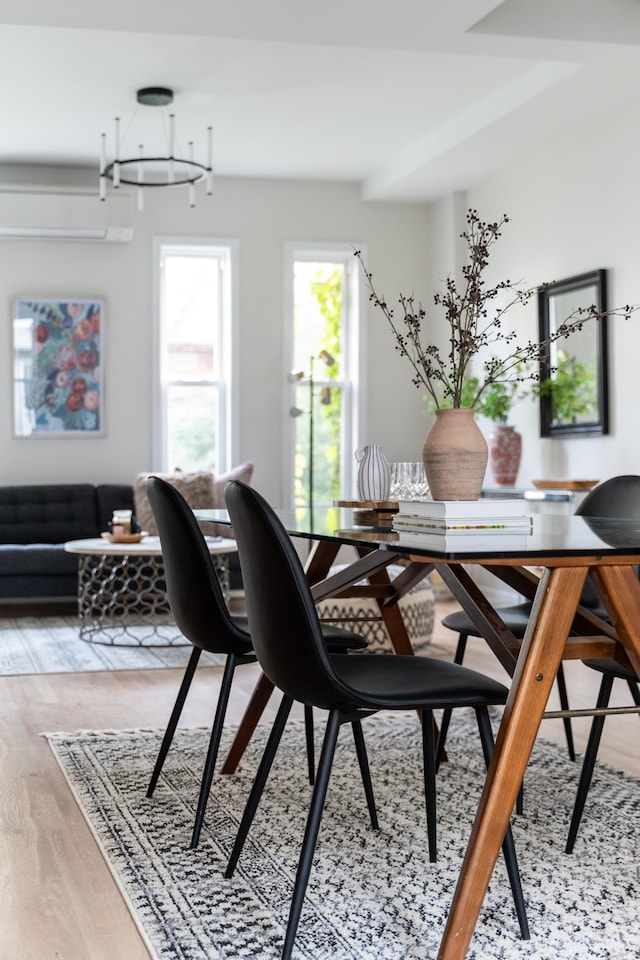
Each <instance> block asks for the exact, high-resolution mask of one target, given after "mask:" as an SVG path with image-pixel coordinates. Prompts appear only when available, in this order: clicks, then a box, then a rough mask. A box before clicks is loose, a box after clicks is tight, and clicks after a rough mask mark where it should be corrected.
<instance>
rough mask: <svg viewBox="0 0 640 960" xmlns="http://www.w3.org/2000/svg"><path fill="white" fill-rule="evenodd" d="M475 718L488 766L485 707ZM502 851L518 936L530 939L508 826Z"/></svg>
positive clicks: (489, 750)
mask: <svg viewBox="0 0 640 960" xmlns="http://www.w3.org/2000/svg"><path fill="white" fill-rule="evenodd" d="M476 719H477V721H478V730H479V732H480V740H481V742H482V752H483V753H484V760H485V763H486V765H487V768H488V767H489V763H490V762H491V754H492V753H493V731H492V730H491V721H490V720H489V711H488V710H487V708H486V707H477V708H476ZM502 853H503V856H504V860H505V864H506V867H507V874H508V877H509V884H510V886H511V892H512V894H513V901H514V904H515V908H516V915H517V917H518V923H519V925H520V936H521V937H522V939H523V940H530V939H531V934H530V932H529V921H528V920H527V908H526V906H525V902H524V894H523V892H522V880H521V879H520V871H519V869H518V860H517V857H516V847H515V844H514V842H513V833H512V831H511V827H510V826H509V827H507V832H506V833H505V835H504V841H503V843H502Z"/></svg>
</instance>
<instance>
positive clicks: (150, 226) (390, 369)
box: [0, 177, 429, 502]
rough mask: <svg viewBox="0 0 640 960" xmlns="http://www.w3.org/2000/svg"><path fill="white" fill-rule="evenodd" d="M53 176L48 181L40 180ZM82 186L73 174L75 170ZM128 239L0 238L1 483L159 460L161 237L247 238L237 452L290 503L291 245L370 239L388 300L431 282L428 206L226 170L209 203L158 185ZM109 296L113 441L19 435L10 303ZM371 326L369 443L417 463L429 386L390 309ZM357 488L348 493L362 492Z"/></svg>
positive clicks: (243, 241)
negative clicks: (287, 362)
mask: <svg viewBox="0 0 640 960" xmlns="http://www.w3.org/2000/svg"><path fill="white" fill-rule="evenodd" d="M42 179H43V180H46V177H43V178H42ZM68 179H70V180H71V182H73V178H68ZM145 205H146V206H145V211H144V212H143V213H142V214H139V215H137V216H136V217H135V236H134V239H133V241H132V242H131V243H128V244H96V243H88V242H84V243H83V242H66V241H65V242H59V241H58V242H55V241H25V240H22V241H11V240H0V262H1V263H2V270H1V271H0V303H2V304H3V305H4V310H3V313H4V321H3V324H2V330H1V332H0V337H1V340H2V343H4V350H3V351H2V355H3V356H4V358H5V360H4V377H3V382H4V387H3V394H4V396H3V401H2V404H1V406H0V411H2V412H1V413H0V483H32V482H40V481H43V482H62V481H66V480H83V481H90V482H97V481H122V482H128V481H129V480H131V479H132V478H133V477H134V476H135V474H136V473H138V472H139V471H143V470H149V469H153V468H154V466H155V465H154V464H153V463H152V454H151V429H150V424H151V402H152V397H151V355H152V309H151V298H152V289H151V287H152V284H151V273H152V271H151V266H152V264H151V252H152V238H153V236H154V235H163V236H167V235H171V236H189V237H191V236H203V237H214V238H215V237H222V238H228V237H233V238H237V239H238V240H239V246H240V335H239V338H238V342H239V351H240V357H239V370H240V411H239V424H240V431H239V448H238V449H237V451H236V455H237V459H238V460H244V459H252V460H254V461H255V464H256V471H255V483H256V484H257V485H258V486H259V487H260V488H261V489H262V490H263V492H264V493H265V495H266V496H267V497H269V498H271V499H273V500H274V502H279V501H280V499H281V496H282V483H281V476H280V473H281V463H282V457H281V453H280V445H279V439H280V436H281V429H282V424H281V415H282V395H281V391H282V389H283V386H284V384H283V375H282V374H283V359H282V339H283V328H284V320H283V290H282V278H283V266H282V262H283V259H282V258H283V244H284V242H285V241H287V240H293V241H348V242H353V243H357V244H360V243H363V244H364V243H366V244H367V248H368V266H369V269H370V270H371V271H372V272H373V273H374V274H375V276H376V279H379V280H380V283H381V285H383V287H384V290H385V292H386V293H387V296H388V298H389V300H395V298H396V296H397V293H398V292H399V291H400V290H404V291H406V290H407V289H415V290H416V294H420V295H422V296H424V294H425V292H426V288H425V290H422V291H420V290H418V289H417V287H416V284H417V283H420V282H421V280H424V279H425V278H426V267H425V264H426V261H427V250H428V240H429V231H428V207H426V206H420V205H409V204H405V205H403V204H379V203H364V202H362V201H361V200H360V195H359V188H358V186H357V185H355V184H345V183H315V182H291V181H269V180H250V179H223V178H220V179H218V180H217V181H216V183H215V195H214V197H213V199H212V200H211V201H208V200H207V199H206V198H204V197H203V198H202V199H201V200H200V199H199V201H198V205H197V206H196V208H195V210H191V209H189V208H188V206H187V204H186V198H185V195H184V193H183V192H181V191H172V190H162V191H147V196H146V198H145ZM24 295H32V296H45V297H49V296H51V297H57V296H60V297H65V296H78V297H81V296H82V297H84V296H98V297H103V298H104V299H105V300H106V324H105V331H106V362H105V391H106V393H105V400H106V431H107V433H106V436H105V437H104V438H94V439H85V438H82V439H80V438H75V437H74V438H69V439H53V438H48V439H47V438H37V439H31V438H19V439H18V438H14V437H13V420H12V370H11V320H12V314H11V303H12V300H13V298H14V297H16V296H24ZM369 313H370V316H369V320H368V324H367V329H366V331H365V356H366V369H367V383H366V385H365V387H366V392H365V397H366V421H365V422H366V424H367V428H366V431H365V436H363V437H361V442H362V443H369V442H378V443H381V444H383V447H384V449H385V452H386V453H387V456H388V458H389V459H390V460H414V459H419V456H420V452H421V449H422V442H423V439H424V433H425V420H424V418H423V416H422V413H421V401H420V393H419V392H418V391H417V390H415V388H413V387H412V386H411V384H410V382H409V372H408V370H405V365H404V363H403V362H402V361H401V360H400V358H398V357H397V355H396V353H395V351H394V345H393V339H392V337H391V334H390V332H389V330H388V328H387V327H386V324H385V321H384V320H383V318H382V317H380V316H378V315H377V314H375V313H374V312H373V310H370V311H369ZM354 492H355V491H349V492H348V495H350V496H351V495H353V493H354Z"/></svg>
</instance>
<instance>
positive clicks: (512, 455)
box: [489, 424, 522, 487]
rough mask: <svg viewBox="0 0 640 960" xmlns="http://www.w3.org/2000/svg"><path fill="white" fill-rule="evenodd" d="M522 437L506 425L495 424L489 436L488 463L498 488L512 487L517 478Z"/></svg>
mask: <svg viewBox="0 0 640 960" xmlns="http://www.w3.org/2000/svg"><path fill="white" fill-rule="evenodd" d="M521 456H522V437H521V435H520V434H519V433H518V431H517V430H516V429H515V427H509V426H507V425H506V424H496V426H495V428H494V430H493V432H492V433H490V434H489V463H490V465H491V472H492V473H493V479H494V480H495V482H496V483H497V484H498V486H507V487H512V486H513V485H514V484H515V482H516V479H517V477H518V470H519V469H520V457H521Z"/></svg>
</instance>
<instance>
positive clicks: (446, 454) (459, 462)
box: [422, 409, 488, 500]
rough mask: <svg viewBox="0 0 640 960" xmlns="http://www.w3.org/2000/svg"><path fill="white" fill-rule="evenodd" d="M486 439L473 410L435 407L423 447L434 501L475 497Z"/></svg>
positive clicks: (481, 475)
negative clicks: (434, 419) (439, 408)
mask: <svg viewBox="0 0 640 960" xmlns="http://www.w3.org/2000/svg"><path fill="white" fill-rule="evenodd" d="M487 457H488V449H487V441H486V440H485V438H484V435H483V433H482V431H481V430H480V427H479V426H478V424H477V423H476V421H475V410H459V409H456V410H436V421H435V423H434V425H433V427H432V428H431V430H430V431H429V433H428V435H427V439H426V440H425V442H424V447H423V448H422V459H423V462H424V470H425V473H426V476H427V482H428V484H429V490H430V492H431V496H432V497H433V499H434V500H477V499H478V497H479V496H480V490H481V489H482V482H483V480H484V474H485V470H486V467H487Z"/></svg>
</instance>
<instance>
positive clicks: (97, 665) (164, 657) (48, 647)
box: [0, 617, 223, 676]
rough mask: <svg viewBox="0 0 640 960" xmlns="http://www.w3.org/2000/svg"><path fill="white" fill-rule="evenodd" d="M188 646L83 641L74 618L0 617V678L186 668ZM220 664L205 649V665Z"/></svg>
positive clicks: (189, 646) (218, 660)
mask: <svg viewBox="0 0 640 960" xmlns="http://www.w3.org/2000/svg"><path fill="white" fill-rule="evenodd" d="M176 633H177V631H176ZM191 649H192V648H191V645H190V644H189V645H187V646H158V647H150V646H145V647H138V646H110V645H108V644H101V643H87V642H86V641H85V640H81V639H80V636H79V633H78V620H77V618H76V617H16V618H14V619H0V676H13V675H16V674H30V673H81V672H84V671H95V670H148V669H151V668H153V667H184V666H185V665H186V663H187V660H188V659H189V655H190V654H191ZM222 662H223V659H222V658H220V657H215V656H213V655H212V654H207V653H205V654H203V655H202V657H201V658H200V663H201V664H202V665H203V666H204V665H205V664H207V665H214V664H220V663H222Z"/></svg>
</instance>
